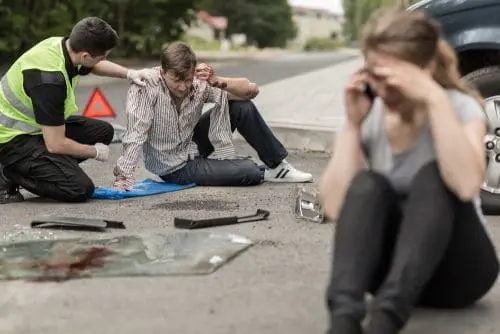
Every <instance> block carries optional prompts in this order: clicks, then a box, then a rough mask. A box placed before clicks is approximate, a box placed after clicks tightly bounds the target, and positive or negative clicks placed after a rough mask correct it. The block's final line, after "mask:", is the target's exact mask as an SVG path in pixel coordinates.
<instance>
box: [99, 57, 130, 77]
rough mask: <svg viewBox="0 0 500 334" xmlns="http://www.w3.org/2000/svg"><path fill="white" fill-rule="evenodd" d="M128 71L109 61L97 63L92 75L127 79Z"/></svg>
mask: <svg viewBox="0 0 500 334" xmlns="http://www.w3.org/2000/svg"><path fill="white" fill-rule="evenodd" d="M127 72H128V69H127V68H125V67H123V66H121V65H118V64H115V63H113V62H110V61H109V60H103V61H100V62H98V63H97V65H95V66H94V68H93V69H92V73H94V74H95V75H100V76H103V77H112V78H123V79H125V78H127Z"/></svg>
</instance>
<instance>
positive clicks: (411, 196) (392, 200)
mask: <svg viewBox="0 0 500 334" xmlns="http://www.w3.org/2000/svg"><path fill="white" fill-rule="evenodd" d="M362 50H363V55H364V58H365V64H364V67H363V68H361V69H360V70H359V71H357V72H356V73H355V74H354V75H353V76H352V79H351V81H350V83H349V84H348V86H347V87H346V89H345V104H346V114H347V116H346V118H347V122H346V125H345V127H344V129H343V130H342V132H341V133H339V134H338V136H337V140H336V144H335V147H334V154H333V157H332V158H331V160H330V162H329V164H328V166H327V168H326V170H325V172H324V175H323V178H322V181H321V184H320V194H321V201H322V204H323V206H324V208H325V212H326V215H327V216H328V217H329V218H331V219H333V220H336V221H337V223H336V225H337V226H336V232H335V238H334V239H335V240H334V250H333V265H332V273H331V277H330V284H329V288H328V293H327V302H328V307H329V311H330V317H331V323H330V330H329V333H331V334H358V333H366V334H393V333H398V332H399V331H400V330H401V329H402V328H403V327H404V325H405V324H406V323H407V321H408V319H409V317H410V313H411V310H412V308H413V307H414V306H417V305H422V306H429V307H436V308H461V307H466V306H469V305H471V304H473V303H474V302H476V301H477V300H479V299H480V298H482V297H483V296H484V295H485V294H486V293H487V292H488V291H489V290H490V289H491V287H492V286H493V284H494V282H495V281H496V278H497V276H498V272H499V264H498V258H497V256H496V251H495V249H494V246H493V244H492V242H491V240H490V238H489V237H488V234H487V232H486V230H485V228H484V222H485V220H484V217H483V215H482V212H481V209H480V203H479V197H478V196H479V195H478V194H479V191H480V186H481V184H482V182H483V178H484V175H485V164H486V162H485V161H486V159H485V153H484V151H485V150H484V147H483V145H484V144H483V140H484V139H483V138H484V136H485V133H486V120H485V116H484V114H483V109H482V106H481V102H480V101H481V99H480V96H478V95H476V94H475V93H474V92H473V91H471V90H469V89H468V88H467V87H466V86H465V84H464V83H462V82H461V80H460V74H459V71H458V69H457V60H456V56H455V54H454V51H453V49H452V48H451V47H450V46H449V45H448V44H447V43H446V42H445V41H444V40H443V39H442V37H441V36H440V30H439V27H438V26H437V24H436V23H435V22H434V21H432V20H431V19H429V18H428V17H427V16H425V14H424V13H421V12H408V11H404V10H398V9H384V10H380V11H378V12H377V13H375V14H374V15H373V16H372V17H371V19H370V21H369V22H368V23H367V24H366V26H365V29H364V33H363V38H362ZM366 87H369V88H370V90H369V91H368V92H367V90H366ZM365 166H367V168H365ZM365 293H371V294H372V295H373V296H374V299H373V303H372V308H371V317H370V321H369V323H368V325H367V328H366V330H365V331H364V332H363V329H362V325H361V323H362V321H363V318H364V316H365V313H366V306H365V302H364V301H365V300H364V297H365Z"/></svg>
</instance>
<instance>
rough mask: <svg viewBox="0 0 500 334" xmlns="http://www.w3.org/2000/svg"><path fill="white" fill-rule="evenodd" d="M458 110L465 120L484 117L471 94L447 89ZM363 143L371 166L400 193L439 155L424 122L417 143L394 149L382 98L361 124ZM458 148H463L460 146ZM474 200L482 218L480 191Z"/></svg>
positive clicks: (405, 190) (458, 114)
mask: <svg viewBox="0 0 500 334" xmlns="http://www.w3.org/2000/svg"><path fill="white" fill-rule="evenodd" d="M447 93H448V95H449V97H450V101H451V103H452V104H453V106H454V108H455V112H456V114H457V116H458V118H459V120H460V121H461V122H462V123H466V122H469V121H473V120H478V119H483V120H484V119H485V114H484V112H483V108H482V106H481V105H480V104H479V102H478V101H477V100H476V99H474V98H473V97H471V96H470V95H467V94H464V93H462V92H459V91H457V90H448V91H447ZM361 133H362V146H363V151H364V152H365V154H366V157H367V160H368V164H369V168H370V169H371V170H373V171H376V172H378V173H380V174H382V175H384V176H386V177H387V178H388V180H389V181H390V183H391V184H392V186H393V187H394V188H395V189H396V191H397V192H398V193H400V194H403V195H404V194H407V193H408V191H409V189H410V185H411V182H412V180H413V178H414V177H415V175H416V174H417V172H418V171H419V170H420V168H422V167H423V166H424V165H425V164H427V163H428V162H430V161H432V160H435V159H436V151H435V149H434V141H433V138H432V133H431V130H430V125H429V123H428V122H427V123H425V125H424V127H423V128H422V131H421V132H420V135H419V136H418V138H417V140H416V142H415V143H414V145H413V146H412V147H411V148H410V149H408V150H406V151H404V152H402V153H398V154H393V153H392V152H391V149H390V146H389V142H388V139H387V135H386V132H385V126H384V105H383V102H382V100H381V99H379V98H377V99H376V100H375V101H374V104H373V107H372V110H371V111H370V113H369V115H368V116H367V118H366V120H365V122H364V123H363V126H362V132H361ZM457 149H460V148H458V147H457ZM474 203H475V205H476V208H477V209H478V213H479V214H480V217H481V219H483V217H482V213H481V210H480V200H479V195H476V196H475V199H474Z"/></svg>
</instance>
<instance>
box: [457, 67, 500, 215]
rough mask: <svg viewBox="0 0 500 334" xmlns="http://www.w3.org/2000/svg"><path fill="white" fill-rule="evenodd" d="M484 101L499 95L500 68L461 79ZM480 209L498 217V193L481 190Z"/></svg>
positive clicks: (478, 72)
mask: <svg viewBox="0 0 500 334" xmlns="http://www.w3.org/2000/svg"><path fill="white" fill-rule="evenodd" d="M463 79H464V80H465V81H467V82H468V83H469V84H470V85H472V86H473V87H474V88H476V89H477V90H478V91H479V92H480V93H481V95H482V96H483V97H484V98H485V99H486V98H489V97H491V96H496V95H500V66H489V67H485V68H481V69H479V70H476V71H474V72H471V73H469V74H467V75H466V76H464V78H463ZM480 197H481V207H482V210H483V213H484V214H486V215H500V193H499V194H496V193H492V192H490V191H486V190H484V189H481V193H480Z"/></svg>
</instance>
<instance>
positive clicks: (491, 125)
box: [481, 95, 500, 194]
mask: <svg viewBox="0 0 500 334" xmlns="http://www.w3.org/2000/svg"><path fill="white" fill-rule="evenodd" d="M484 102H485V112H486V117H487V119H488V133H487V134H486V136H485V138H484V145H485V149H486V177H485V179H484V182H483V185H482V186H481V188H482V189H483V190H485V191H488V192H490V193H495V194H500V95H496V96H492V97H489V98H487V99H486V100H485V101H484Z"/></svg>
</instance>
